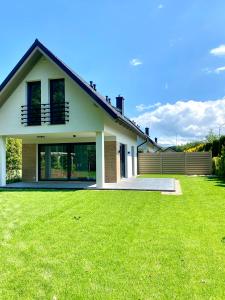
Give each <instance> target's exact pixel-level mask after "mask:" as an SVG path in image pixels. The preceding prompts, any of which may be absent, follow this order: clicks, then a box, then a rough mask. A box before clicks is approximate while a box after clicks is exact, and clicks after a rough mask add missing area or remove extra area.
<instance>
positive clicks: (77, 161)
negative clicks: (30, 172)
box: [39, 143, 96, 180]
mask: <svg viewBox="0 0 225 300" xmlns="http://www.w3.org/2000/svg"><path fill="white" fill-rule="evenodd" d="M95 155H96V150H95V144H94V143H87V144H86V143H85V144H51V145H39V180H95V179H96V157H95Z"/></svg>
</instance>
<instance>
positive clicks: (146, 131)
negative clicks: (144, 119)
mask: <svg viewBox="0 0 225 300" xmlns="http://www.w3.org/2000/svg"><path fill="white" fill-rule="evenodd" d="M145 134H146V135H148V136H149V127H146V128H145Z"/></svg>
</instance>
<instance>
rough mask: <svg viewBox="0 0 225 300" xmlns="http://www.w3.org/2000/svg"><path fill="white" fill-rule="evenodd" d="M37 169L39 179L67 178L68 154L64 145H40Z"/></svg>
mask: <svg viewBox="0 0 225 300" xmlns="http://www.w3.org/2000/svg"><path fill="white" fill-rule="evenodd" d="M39 170H40V174H39V175H40V176H39V177H40V179H41V180H49V179H50V180H57V179H67V170H68V154H67V147H66V145H63V144H61V145H40V146H39Z"/></svg>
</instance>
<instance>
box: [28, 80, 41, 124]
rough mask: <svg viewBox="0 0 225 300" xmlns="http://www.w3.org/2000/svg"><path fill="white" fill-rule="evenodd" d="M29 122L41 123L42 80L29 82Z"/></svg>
mask: <svg viewBox="0 0 225 300" xmlns="http://www.w3.org/2000/svg"><path fill="white" fill-rule="evenodd" d="M27 124H28V125H41V82H40V81H33V82H28V83H27Z"/></svg>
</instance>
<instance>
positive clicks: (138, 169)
mask: <svg viewBox="0 0 225 300" xmlns="http://www.w3.org/2000/svg"><path fill="white" fill-rule="evenodd" d="M147 141H148V138H146V139H145V141H144V142H143V143H141V144H140V145H138V146H137V174H139V161H138V149H139V147H141V146H142V145H144V144H146V143H147Z"/></svg>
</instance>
